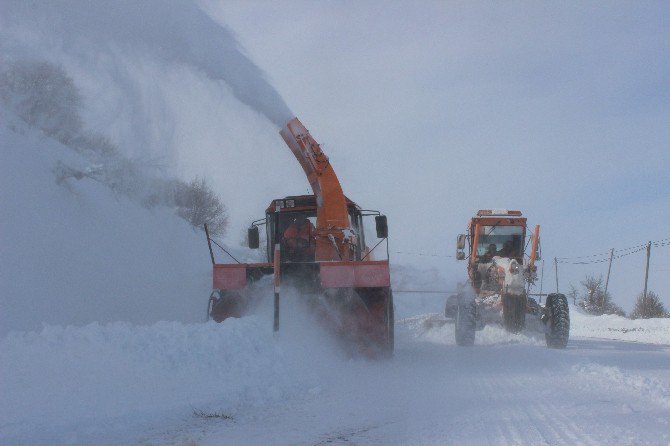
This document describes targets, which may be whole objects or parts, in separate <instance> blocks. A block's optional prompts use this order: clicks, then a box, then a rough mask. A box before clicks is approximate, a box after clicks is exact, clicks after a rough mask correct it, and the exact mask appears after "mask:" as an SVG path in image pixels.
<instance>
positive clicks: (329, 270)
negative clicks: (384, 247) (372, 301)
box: [319, 260, 391, 288]
mask: <svg viewBox="0 0 670 446" xmlns="http://www.w3.org/2000/svg"><path fill="white" fill-rule="evenodd" d="M319 268H320V277H321V286H322V287H324V288H352V287H353V288H369V287H389V286H391V275H390V273H389V264H388V262H387V261H386V260H370V261H362V262H323V263H321V264H320V265H319Z"/></svg>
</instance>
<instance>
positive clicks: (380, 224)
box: [375, 215, 389, 238]
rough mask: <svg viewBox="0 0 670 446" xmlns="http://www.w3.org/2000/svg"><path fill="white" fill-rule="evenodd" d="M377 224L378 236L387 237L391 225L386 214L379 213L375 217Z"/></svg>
mask: <svg viewBox="0 0 670 446" xmlns="http://www.w3.org/2000/svg"><path fill="white" fill-rule="evenodd" d="M375 226H376V227H377V238H387V237H388V236H389V227H388V223H387V222H386V215H377V216H376V217H375Z"/></svg>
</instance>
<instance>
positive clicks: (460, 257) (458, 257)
mask: <svg viewBox="0 0 670 446" xmlns="http://www.w3.org/2000/svg"><path fill="white" fill-rule="evenodd" d="M456 260H465V253H464V252H463V251H456Z"/></svg>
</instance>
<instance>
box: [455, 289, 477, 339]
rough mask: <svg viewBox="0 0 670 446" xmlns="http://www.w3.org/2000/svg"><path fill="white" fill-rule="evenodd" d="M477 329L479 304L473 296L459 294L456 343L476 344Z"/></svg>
mask: <svg viewBox="0 0 670 446" xmlns="http://www.w3.org/2000/svg"><path fill="white" fill-rule="evenodd" d="M476 330H477V304H476V302H475V300H474V299H473V298H471V297H466V296H459V297H458V306H457V308H456V323H455V333H456V344H458V345H460V346H462V347H470V346H472V345H474V344H475V331H476Z"/></svg>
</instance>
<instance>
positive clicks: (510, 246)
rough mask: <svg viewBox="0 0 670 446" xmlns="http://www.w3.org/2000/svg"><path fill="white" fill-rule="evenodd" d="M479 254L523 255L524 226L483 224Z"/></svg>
mask: <svg viewBox="0 0 670 446" xmlns="http://www.w3.org/2000/svg"><path fill="white" fill-rule="evenodd" d="M479 231H480V232H479V242H478V243H477V256H479V257H493V256H501V257H510V258H511V257H521V256H522V255H523V237H524V228H523V226H481V227H480V228H479Z"/></svg>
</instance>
